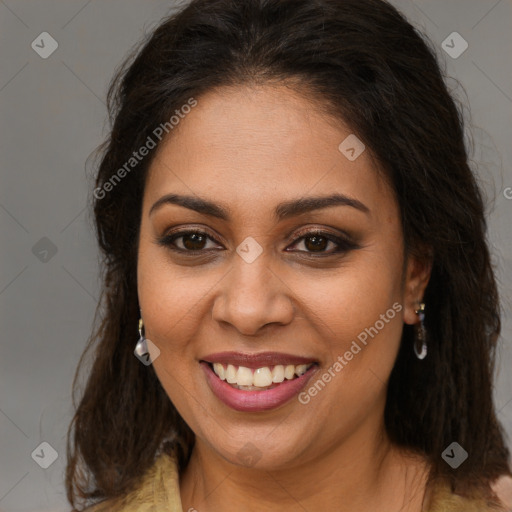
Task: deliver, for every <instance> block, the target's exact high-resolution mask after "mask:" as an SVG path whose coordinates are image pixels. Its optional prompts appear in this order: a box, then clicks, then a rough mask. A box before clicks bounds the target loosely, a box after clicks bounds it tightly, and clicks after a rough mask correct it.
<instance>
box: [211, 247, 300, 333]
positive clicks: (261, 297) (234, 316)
mask: <svg viewBox="0 0 512 512" xmlns="http://www.w3.org/2000/svg"><path fill="white" fill-rule="evenodd" d="M219 286H220V288H219V291H218V294H217V296H216V298H215V301H214V304H213V311H212V317H213V319H214V320H215V321H217V322H219V323H220V324H223V325H224V327H225V326H226V325H228V324H229V325H231V326H232V327H234V328H235V329H237V330H238V331H239V332H240V333H241V334H244V335H246V336H254V335H257V334H258V332H259V331H260V330H262V328H263V327H265V326H267V325H269V324H276V325H287V324H289V323H290V322H291V321H292V319H293V317H294V313H295V307H294V304H293V299H292V297H291V295H292V293H293V292H292V290H291V289H290V287H289V286H288V285H287V284H286V283H285V282H283V280H281V279H280V278H279V276H278V275H277V274H276V273H275V272H274V271H273V270H272V269H271V268H270V267H269V266H268V263H267V262H266V260H265V258H264V257H262V256H260V257H259V258H257V259H256V260H255V261H253V262H252V263H247V262H246V261H244V260H243V259H242V258H238V257H236V258H235V261H234V263H233V268H232V269H231V271H230V272H228V274H227V275H226V276H225V277H224V279H222V281H221V283H220V284H219Z"/></svg>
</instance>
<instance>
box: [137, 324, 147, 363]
mask: <svg viewBox="0 0 512 512" xmlns="http://www.w3.org/2000/svg"><path fill="white" fill-rule="evenodd" d="M147 353H148V344H147V342H146V337H145V336H144V322H143V321H142V318H139V341H137V345H135V355H137V356H139V357H143V356H144V355H145V354H147Z"/></svg>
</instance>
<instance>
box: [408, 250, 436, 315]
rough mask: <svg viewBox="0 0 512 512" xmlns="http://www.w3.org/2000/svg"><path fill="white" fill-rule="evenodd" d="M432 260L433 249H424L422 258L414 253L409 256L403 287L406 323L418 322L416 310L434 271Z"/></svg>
mask: <svg viewBox="0 0 512 512" xmlns="http://www.w3.org/2000/svg"><path fill="white" fill-rule="evenodd" d="M432 262H433V255H432V251H431V250H428V249H426V250H425V251H424V254H423V255H422V257H421V258H419V257H418V256H414V255H412V254H411V255H409V256H408V257H407V264H406V270H405V280H404V288H403V294H404V295H403V304H404V322H405V323H406V324H410V325H413V324H416V323H418V315H417V314H416V313H415V311H416V310H417V309H418V306H419V303H420V302H422V301H423V296H424V294H425V289H426V287H427V284H428V282H429V280H430V274H431V272H432ZM427 308H428V304H427Z"/></svg>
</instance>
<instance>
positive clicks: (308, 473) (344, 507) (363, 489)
mask: <svg viewBox="0 0 512 512" xmlns="http://www.w3.org/2000/svg"><path fill="white" fill-rule="evenodd" d="M369 439H371V442H369ZM427 469H428V468H427V465H426V463H425V462H424V460H423V459H421V458H420V457H418V456H414V455H411V454H406V453H405V452H404V451H402V450H399V449H398V448H396V447H394V446H393V445H392V444H391V443H390V441H389V439H388V437H387V435H386V434H385V432H384V429H383V428H380V429H379V430H378V431H377V432H375V433H374V435H373V436H372V437H370V438H369V437H368V432H362V431H361V430H359V431H358V432H357V433H355V434H354V435H352V436H351V438H350V439H345V440H343V442H341V443H339V444H338V445H336V446H328V447H324V450H322V451H320V450H319V451H318V453H317V455H316V456H315V457H310V458H308V460H307V462H302V463H297V464H295V465H289V466H287V467H286V469H278V470H272V471H268V470H260V469H257V468H256V467H253V468H245V467H240V466H238V465H235V464H231V463H230V462H228V461H226V460H225V459H224V458H222V457H221V456H219V454H218V453H216V452H215V451H212V450H211V448H210V447H209V446H208V445H206V444H205V443H203V442H201V441H200V440H199V439H197V440H196V444H195V446H194V450H193V452H192V455H191V458H190V461H189V464H188V466H187V468H186V469H185V471H184V473H183V475H182V476H181V480H180V491H181V499H182V504H183V510H197V511H200V512H211V511H216V510H222V511H223V512H235V511H236V512H238V511H239V510H245V511H248V512H252V511H257V510H258V511H259V510H267V511H269V512H274V511H276V512H277V511H279V512H283V511H287V510H300V509H301V508H302V509H303V510H336V511H337V512H349V511H350V512H363V511H367V510H372V511H376V512H377V511H381V510H383V511H384V510H385V511H386V512H391V511H393V512H394V511H396V512H398V511H400V512H420V511H421V510H422V501H423V497H424V491H425V484H426V479H427Z"/></svg>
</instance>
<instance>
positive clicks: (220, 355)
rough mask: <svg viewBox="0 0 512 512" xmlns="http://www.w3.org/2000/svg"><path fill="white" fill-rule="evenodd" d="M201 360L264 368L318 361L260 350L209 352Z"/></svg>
mask: <svg viewBox="0 0 512 512" xmlns="http://www.w3.org/2000/svg"><path fill="white" fill-rule="evenodd" d="M201 361H206V362H207V363H223V364H232V365H233V366H244V367H246V368H253V369H255V368H263V367H265V366H275V365H278V364H282V365H287V364H293V365H298V364H309V363H316V362H317V361H316V360H315V359H314V358H312V357H301V356H296V355H293V354H284V353H282V352H259V353H257V354H250V353H242V352H217V353H215V354H209V355H207V356H205V357H203V358H201Z"/></svg>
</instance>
